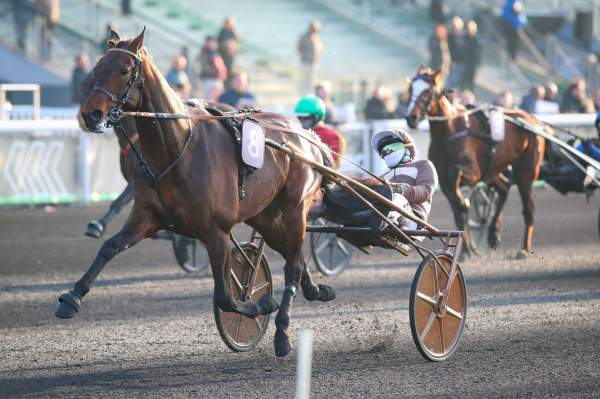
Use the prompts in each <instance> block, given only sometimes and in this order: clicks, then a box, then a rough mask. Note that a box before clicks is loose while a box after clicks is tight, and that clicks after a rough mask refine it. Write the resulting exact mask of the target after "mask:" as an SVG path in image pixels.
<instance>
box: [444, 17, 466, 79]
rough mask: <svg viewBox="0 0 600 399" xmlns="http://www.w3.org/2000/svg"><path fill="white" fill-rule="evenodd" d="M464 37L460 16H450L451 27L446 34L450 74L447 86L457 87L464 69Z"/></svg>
mask: <svg viewBox="0 0 600 399" xmlns="http://www.w3.org/2000/svg"><path fill="white" fill-rule="evenodd" d="M466 44H467V43H466V39H465V34H464V22H463V20H462V19H461V18H460V17H454V18H452V27H451V30H450V34H449V35H448V48H449V49H450V58H451V64H450V76H449V77H448V86H449V87H459V86H460V84H461V81H462V77H463V74H464V71H465V52H466V51H465V49H466Z"/></svg>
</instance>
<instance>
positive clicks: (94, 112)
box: [88, 109, 103, 122]
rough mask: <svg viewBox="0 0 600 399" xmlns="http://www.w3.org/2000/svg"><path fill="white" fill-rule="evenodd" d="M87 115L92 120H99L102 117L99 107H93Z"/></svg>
mask: <svg viewBox="0 0 600 399" xmlns="http://www.w3.org/2000/svg"><path fill="white" fill-rule="evenodd" d="M88 115H89V117H90V119H91V120H93V121H94V122H99V121H100V120H101V119H102V116H103V113H102V111H100V110H99V109H94V110H92V111H90V113H89V114H88Z"/></svg>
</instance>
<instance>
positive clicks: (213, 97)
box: [204, 80, 225, 103]
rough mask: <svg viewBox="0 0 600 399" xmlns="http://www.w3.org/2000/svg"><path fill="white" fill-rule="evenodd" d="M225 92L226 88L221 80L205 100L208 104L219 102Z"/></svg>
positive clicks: (207, 94) (216, 82)
mask: <svg viewBox="0 0 600 399" xmlns="http://www.w3.org/2000/svg"><path fill="white" fill-rule="evenodd" d="M224 91H225V87H224V86H223V82H222V81H221V80H217V81H215V84H214V85H213V86H212V87H211V89H210V91H209V92H208V93H206V97H204V99H205V100H206V101H208V102H213V103H214V102H218V101H219V97H221V95H222V94H223V92H224Z"/></svg>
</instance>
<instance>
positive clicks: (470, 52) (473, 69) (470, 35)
mask: <svg viewBox="0 0 600 399" xmlns="http://www.w3.org/2000/svg"><path fill="white" fill-rule="evenodd" d="M465 42H466V43H465V70H464V72H463V76H462V81H461V87H462V88H463V89H467V90H473V89H474V86H475V75H476V74H477V68H478V67H479V64H480V63H481V44H480V43H479V37H478V36H477V23H476V22H475V21H469V22H467V36H466V38H465Z"/></svg>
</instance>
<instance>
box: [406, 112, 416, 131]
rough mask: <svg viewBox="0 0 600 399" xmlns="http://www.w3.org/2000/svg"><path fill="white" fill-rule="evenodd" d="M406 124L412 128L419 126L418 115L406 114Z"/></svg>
mask: <svg viewBox="0 0 600 399" xmlns="http://www.w3.org/2000/svg"><path fill="white" fill-rule="evenodd" d="M406 124H407V125H408V127H410V128H411V129H415V128H416V127H417V125H418V124H419V121H418V119H417V117H416V116H414V115H406Z"/></svg>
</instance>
